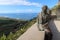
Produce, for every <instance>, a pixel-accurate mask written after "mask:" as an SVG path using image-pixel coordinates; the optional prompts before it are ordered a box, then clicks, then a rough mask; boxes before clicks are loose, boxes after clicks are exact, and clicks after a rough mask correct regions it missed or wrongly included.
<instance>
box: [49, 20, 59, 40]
mask: <svg viewBox="0 0 60 40" xmlns="http://www.w3.org/2000/svg"><path fill="white" fill-rule="evenodd" d="M49 27H50V29H51V31H52V33H53V40H60V20H51V21H50V22H49Z"/></svg>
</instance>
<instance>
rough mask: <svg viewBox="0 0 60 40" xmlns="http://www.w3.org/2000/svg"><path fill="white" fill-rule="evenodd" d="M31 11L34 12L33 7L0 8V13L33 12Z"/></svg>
mask: <svg viewBox="0 0 60 40" xmlns="http://www.w3.org/2000/svg"><path fill="white" fill-rule="evenodd" d="M33 12H34V10H33V9H24V10H20V9H16V10H0V13H33Z"/></svg>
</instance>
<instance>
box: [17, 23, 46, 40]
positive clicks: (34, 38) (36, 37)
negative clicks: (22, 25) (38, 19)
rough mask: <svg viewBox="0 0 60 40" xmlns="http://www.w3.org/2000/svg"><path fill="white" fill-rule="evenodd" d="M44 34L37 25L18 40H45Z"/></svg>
mask: <svg viewBox="0 0 60 40" xmlns="http://www.w3.org/2000/svg"><path fill="white" fill-rule="evenodd" d="M44 34H45V32H44V31H39V30H38V28H37V23H35V24H34V25H32V26H31V28H29V29H28V30H27V31H26V32H25V33H24V34H23V35H22V36H20V37H19V38H18V39H17V40H44Z"/></svg>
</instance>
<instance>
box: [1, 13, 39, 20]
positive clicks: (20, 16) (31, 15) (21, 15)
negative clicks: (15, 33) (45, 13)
mask: <svg viewBox="0 0 60 40" xmlns="http://www.w3.org/2000/svg"><path fill="white" fill-rule="evenodd" d="M37 15H38V13H5V14H4V13H0V17H8V18H14V19H24V20H30V19H32V18H34V17H37Z"/></svg>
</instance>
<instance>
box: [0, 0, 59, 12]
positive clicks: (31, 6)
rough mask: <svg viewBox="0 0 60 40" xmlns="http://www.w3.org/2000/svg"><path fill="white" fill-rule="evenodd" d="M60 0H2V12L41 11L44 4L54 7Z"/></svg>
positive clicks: (0, 1) (0, 7)
mask: <svg viewBox="0 0 60 40" xmlns="http://www.w3.org/2000/svg"><path fill="white" fill-rule="evenodd" d="M57 2H58V0H0V13H39V12H40V11H41V7H42V6H43V5H47V6H48V7H49V8H52V7H53V6H54V5H56V4H57Z"/></svg>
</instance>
